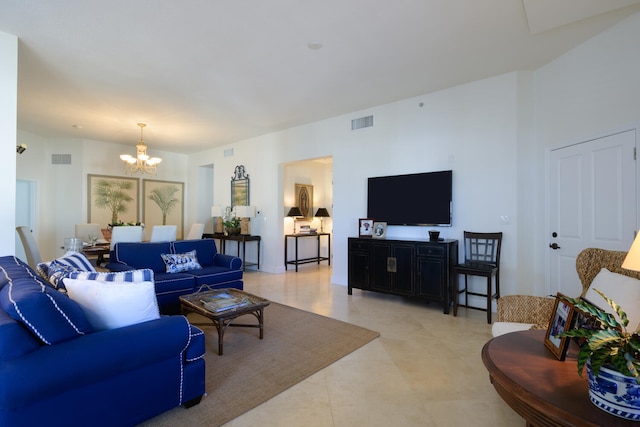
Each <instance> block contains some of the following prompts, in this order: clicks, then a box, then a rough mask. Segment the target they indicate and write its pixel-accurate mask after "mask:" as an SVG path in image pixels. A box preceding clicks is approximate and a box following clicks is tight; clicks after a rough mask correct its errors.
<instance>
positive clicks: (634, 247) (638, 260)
mask: <svg viewBox="0 0 640 427" xmlns="http://www.w3.org/2000/svg"><path fill="white" fill-rule="evenodd" d="M622 268H624V269H627V270H633V271H640V232H638V234H636V238H635V239H634V240H633V243H632V244H631V249H629V252H628V253H627V257H626V258H625V259H624V262H623V263H622Z"/></svg>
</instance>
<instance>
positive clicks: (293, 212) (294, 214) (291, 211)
mask: <svg viewBox="0 0 640 427" xmlns="http://www.w3.org/2000/svg"><path fill="white" fill-rule="evenodd" d="M287 216H290V217H291V218H293V234H296V218H295V217H300V216H303V215H302V212H301V211H300V208H299V207H297V206H294V207H292V208H291V209H289V213H288V214H287Z"/></svg>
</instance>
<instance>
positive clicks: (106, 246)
mask: <svg viewBox="0 0 640 427" xmlns="http://www.w3.org/2000/svg"><path fill="white" fill-rule="evenodd" d="M110 249H111V244H110V243H109V242H107V243H96V244H95V245H88V246H83V248H82V252H83V253H84V254H85V255H87V256H97V260H96V265H97V266H98V267H99V266H101V265H102V264H103V263H104V256H105V255H109V251H110Z"/></svg>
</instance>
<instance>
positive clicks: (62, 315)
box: [0, 276, 93, 345]
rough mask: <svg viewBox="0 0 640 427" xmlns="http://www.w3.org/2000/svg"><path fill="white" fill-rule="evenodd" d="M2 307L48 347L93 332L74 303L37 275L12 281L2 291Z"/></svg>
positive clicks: (0, 294)
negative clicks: (41, 280)
mask: <svg viewBox="0 0 640 427" xmlns="http://www.w3.org/2000/svg"><path fill="white" fill-rule="evenodd" d="M0 304H1V305H2V308H3V309H4V310H5V311H6V312H7V313H8V314H9V316H11V317H12V318H13V319H15V320H17V321H19V322H21V323H22V324H23V325H24V326H25V327H27V328H28V329H29V330H30V331H31V332H32V333H33V334H34V335H35V336H36V337H38V339H40V341H42V342H43V343H45V344H48V345H52V344H57V343H59V342H63V341H67V340H70V339H72V338H77V337H79V336H82V335H85V334H87V333H90V332H93V328H92V327H91V325H90V324H89V322H88V321H87V318H86V317H85V315H84V313H83V312H82V309H81V308H80V306H79V305H78V304H77V303H76V302H75V301H72V300H70V299H69V297H67V296H66V295H65V294H63V293H61V292H58V291H57V290H55V289H53V288H51V287H50V286H47V285H46V284H44V283H42V282H40V281H39V280H38V279H35V276H34V278H33V279H27V278H21V279H17V280H12V281H10V282H9V283H8V284H7V285H6V286H4V287H3V288H2V291H0Z"/></svg>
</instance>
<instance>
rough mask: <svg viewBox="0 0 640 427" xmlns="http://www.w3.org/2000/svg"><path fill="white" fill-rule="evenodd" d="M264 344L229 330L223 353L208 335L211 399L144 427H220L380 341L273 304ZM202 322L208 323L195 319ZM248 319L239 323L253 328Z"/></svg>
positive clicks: (250, 332)
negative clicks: (370, 342) (353, 352)
mask: <svg viewBox="0 0 640 427" xmlns="http://www.w3.org/2000/svg"><path fill="white" fill-rule="evenodd" d="M264 318H265V330H264V339H262V340H260V339H259V338H258V336H259V335H258V334H259V331H258V329H254V328H233V327H229V328H227V331H226V332H225V335H224V354H223V355H222V356H218V354H217V350H218V335H217V332H216V330H215V328H213V327H212V326H211V327H210V326H206V327H204V326H200V327H201V328H202V329H203V330H204V331H205V334H206V348H207V354H206V356H205V357H206V364H207V374H206V375H207V380H206V387H207V396H205V397H204V398H203V399H202V401H201V402H200V404H199V405H197V406H194V407H192V408H190V409H184V408H183V407H178V408H174V409H172V410H170V411H168V412H165V413H164V414H161V415H159V416H157V417H155V418H153V419H151V420H149V421H147V422H145V423H144V424H142V425H143V426H149V427H151V426H154V427H155V426H167V427H169V426H171V427H174V426H178V425H188V426H219V425H222V424H224V423H226V422H228V421H231V420H232V419H234V418H236V417H237V416H239V415H241V414H243V413H245V412H247V411H248V410H250V409H252V408H254V407H256V406H258V405H260V404H261V403H263V402H266V401H267V400H269V399H270V398H272V397H273V396H276V395H277V394H279V393H281V392H283V391H284V390H286V389H288V388H289V387H291V386H293V385H295V384H297V383H298V382H300V381H302V380H303V379H305V378H307V377H309V376H310V375H312V374H314V373H315V372H318V371H319V370H321V369H322V368H324V367H326V366H328V365H330V364H332V363H333V362H335V361H336V360H338V359H340V358H342V357H344V356H346V355H347V354H349V353H351V352H352V351H354V350H356V349H358V348H360V347H362V346H363V345H365V344H366V343H368V342H369V341H371V340H373V339H375V338H376V337H378V336H379V333H378V332H374V331H371V330H368V329H365V328H361V327H359V326H355V325H352V324H349V323H345V322H342V321H339V320H335V319H331V318H328V317H324V316H320V315H317V314H314V313H309V312H307V311H303V310H298V309H296V308H293V307H288V306H286V305H282V304H277V303H273V302H272V303H271V305H269V306H268V307H266V308H265V310H264ZM189 319H190V320H191V322H194V323H201V322H204V321H206V320H207V319H205V318H203V317H200V316H197V315H193V314H190V315H189ZM255 321H256V319H255V317H253V316H243V317H240V318H238V319H237V322H238V323H253V322H255Z"/></svg>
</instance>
